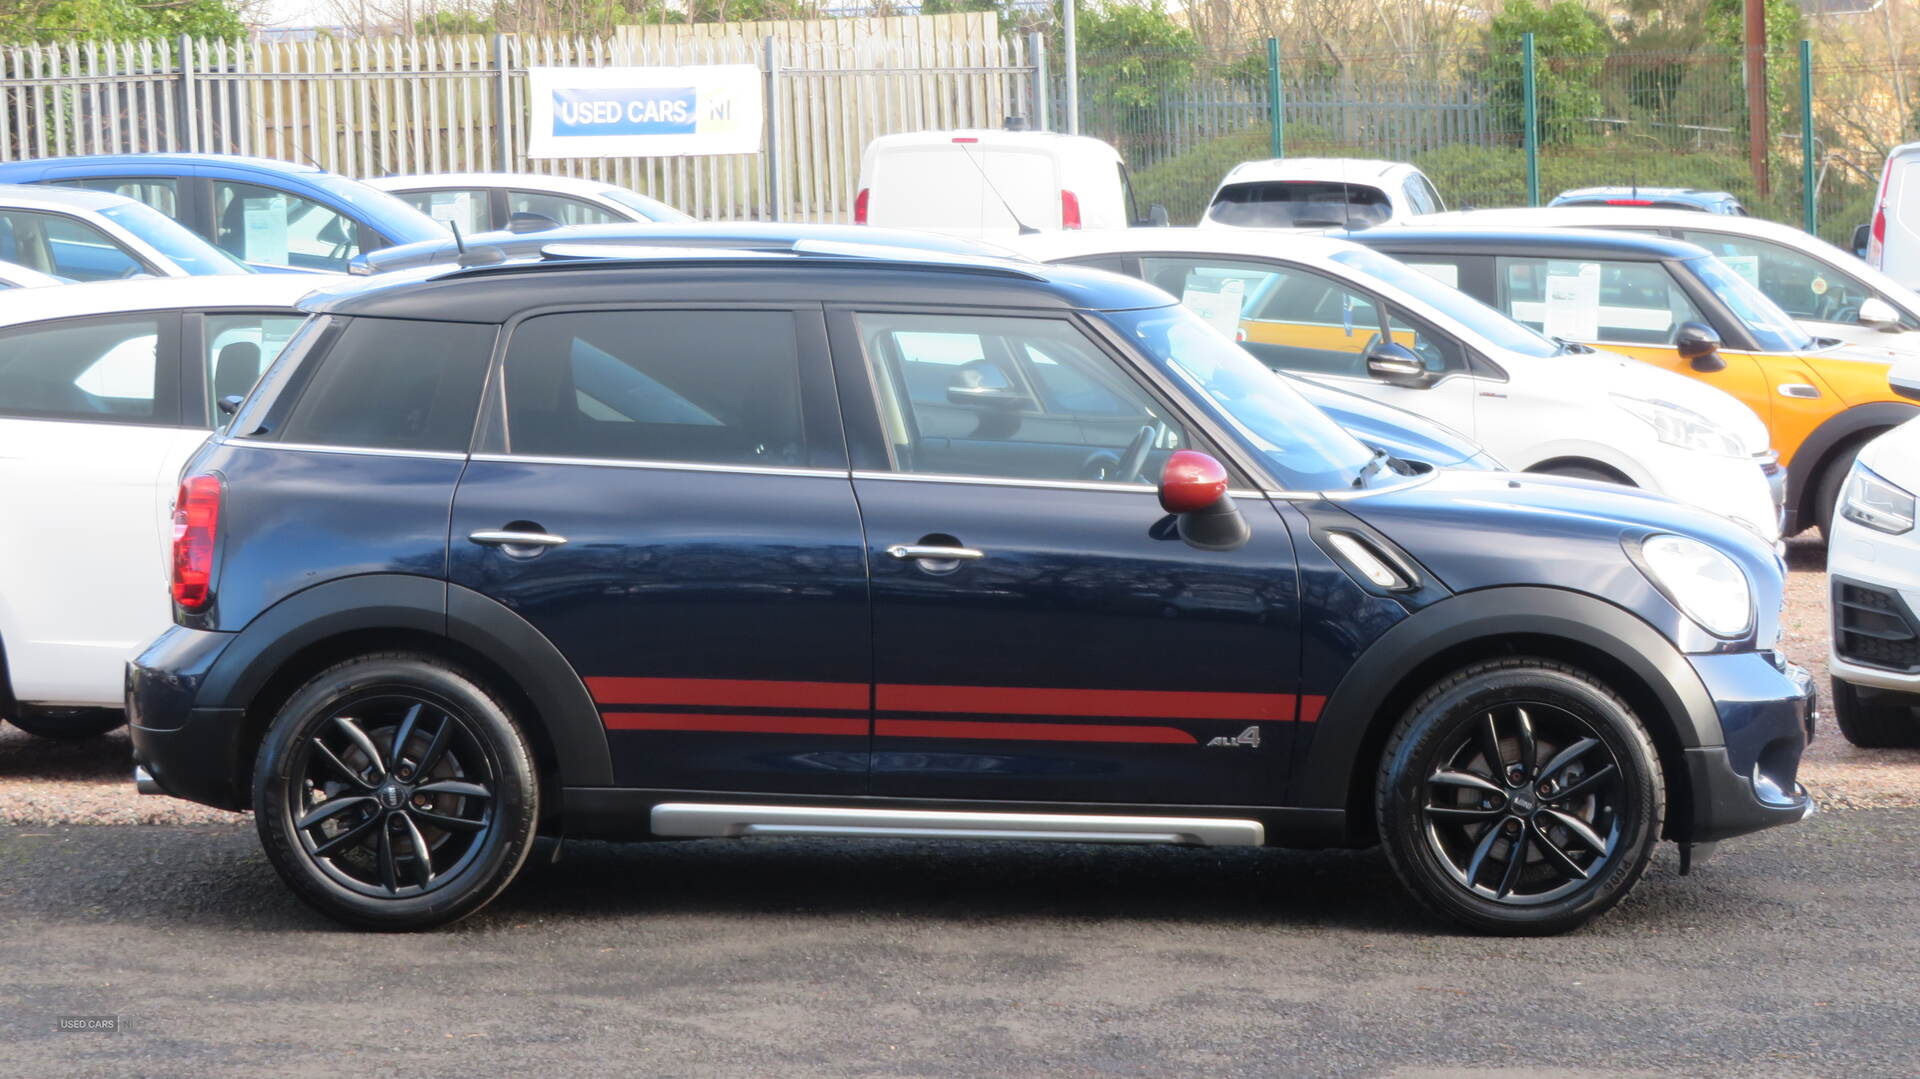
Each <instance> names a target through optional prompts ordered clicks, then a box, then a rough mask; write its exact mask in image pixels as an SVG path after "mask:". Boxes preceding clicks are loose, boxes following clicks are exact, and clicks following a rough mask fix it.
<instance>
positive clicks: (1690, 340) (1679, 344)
mask: <svg viewBox="0 0 1920 1079" xmlns="http://www.w3.org/2000/svg"><path fill="white" fill-rule="evenodd" d="M1673 349H1674V351H1675V352H1678V353H1679V354H1680V358H1681V359H1683V360H1685V361H1687V364H1688V366H1690V367H1692V368H1693V369H1694V370H1695V371H1698V372H1700V373H1701V374H1711V373H1713V372H1715V371H1724V370H1726V369H1727V361H1725V360H1723V359H1721V358H1720V335H1719V334H1717V333H1715V332H1714V330H1713V327H1712V326H1709V325H1707V324H1706V323H1704V322H1682V323H1681V324H1680V329H1679V330H1677V331H1675V333H1674V335H1673Z"/></svg>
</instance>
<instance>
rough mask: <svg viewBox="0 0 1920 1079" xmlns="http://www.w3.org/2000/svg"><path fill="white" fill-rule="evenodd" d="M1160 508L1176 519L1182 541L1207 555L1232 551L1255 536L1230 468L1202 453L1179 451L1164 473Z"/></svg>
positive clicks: (1162, 475) (1161, 478)
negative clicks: (1230, 481) (1231, 490)
mask: <svg viewBox="0 0 1920 1079" xmlns="http://www.w3.org/2000/svg"><path fill="white" fill-rule="evenodd" d="M1160 508H1161V509H1163V510H1166V511H1167V512H1168V513H1170V514H1172V515H1173V516H1174V520H1175V524H1176V527H1177V530H1178V532H1179V534H1180V538H1181V539H1182V540H1183V541H1185V542H1186V544H1187V545H1188V546H1190V547H1197V548H1199V549H1200V550H1203V551H1231V550H1235V549H1237V548H1239V547H1241V546H1242V545H1244V544H1245V543H1246V542H1247V538H1248V536H1250V535H1251V533H1250V532H1249V531H1248V529H1247V519H1246V518H1245V517H1242V516H1241V515H1240V507H1238V506H1236V505H1234V503H1233V496H1232V495H1229V494H1228V493H1227V467H1226V466H1225V465H1223V464H1221V463H1220V462H1219V461H1217V460H1215V459H1214V458H1213V457H1211V456H1209V455H1207V454H1204V453H1201V452H1200V451H1199V450H1175V451H1173V453H1172V454H1170V455H1169V456H1168V457H1167V463H1166V466H1165V467H1163V468H1162V469H1161V470H1160Z"/></svg>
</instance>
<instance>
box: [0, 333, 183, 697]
mask: <svg viewBox="0 0 1920 1079" xmlns="http://www.w3.org/2000/svg"><path fill="white" fill-rule="evenodd" d="M180 369H181V363H180V316H179V315H178V314H177V313H176V312H172V311H160V312H139V313H132V314H113V315H100V316H95V317H89V318H74V319H62V320H59V321H54V322H44V323H32V324H28V325H25V326H15V327H11V328H9V329H6V330H4V331H0V490H5V491H6V492H7V513H8V518H9V520H10V521H12V522H13V523H14V527H11V528H8V529H6V530H5V531H4V533H3V534H0V565H5V566H6V567H8V569H7V571H6V575H5V583H4V585H0V638H4V639H0V645H4V647H5V649H6V658H7V666H8V673H9V674H10V675H11V679H12V683H13V691H14V694H15V696H16V697H18V698H19V699H20V700H24V701H35V702H43V703H53V704H84V705H117V704H118V703H119V699H120V694H119V689H120V671H121V666H122V665H123V664H124V663H125V662H126V660H127V659H128V658H129V657H130V656H132V655H133V654H134V653H135V652H137V651H138V650H139V648H140V647H141V646H142V645H144V644H145V643H146V642H147V641H148V640H149V639H151V638H152V637H153V636H155V635H156V634H158V633H159V632H160V631H161V630H162V629H165V628H166V625H167V621H168V607H167V591H166V574H167V565H166V559H165V555H164V552H165V549H166V547H165V540H166V537H167V535H168V521H167V507H168V504H169V503H170V501H171V499H172V495H173V482H172V481H173V477H174V475H175V473H177V472H178V471H179V468H180V465H181V462H182V461H183V460H184V459H185V458H186V456H187V454H188V453H190V452H191V450H192V448H193V447H194V446H196V445H198V444H199V442H200V440H201V438H202V437H203V436H204V434H205V432H204V430H202V429H200V428H199V427H198V425H197V424H190V423H188V422H186V421H185V420H183V418H182V394H181V377H180V375H181V372H180Z"/></svg>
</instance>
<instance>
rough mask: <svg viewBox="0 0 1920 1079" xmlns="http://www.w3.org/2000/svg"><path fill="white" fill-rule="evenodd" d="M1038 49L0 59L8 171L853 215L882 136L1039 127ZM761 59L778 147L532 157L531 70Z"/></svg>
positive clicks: (147, 54) (897, 39)
mask: <svg viewBox="0 0 1920 1079" xmlns="http://www.w3.org/2000/svg"><path fill="white" fill-rule="evenodd" d="M1029 52H1030V44H1029V39H1028V38H1027V37H1025V36H1014V37H1003V36H1002V35H1001V34H1000V32H999V29H998V26H997V24H996V22H995V19H994V17H993V15H992V14H990V13H985V14H983V13H969V14H955V15H939V16H905V17H887V18H871V19H830V20H806V21H796V22H781V23H731V24H713V25H707V24H701V25H695V26H664V27H662V26H645V27H623V28H621V29H620V31H619V32H618V33H616V34H615V35H614V36H613V37H610V38H580V37H555V38H535V37H523V36H516V35H502V36H497V37H482V36H452V37H420V38H381V39H366V38H349V39H334V38H320V39H316V40H311V41H305V42H271V43H270V42H260V41H252V42H229V41H219V40H200V39H194V38H181V39H179V40H177V41H136V42H111V43H108V42H86V43H71V44H63V45H39V46H19V47H13V48H0V161H5V160H15V159H20V158H40V157H55V156H64V155H68V154H105V153H130V152H139V151H204V152H215V153H235V154H256V155H260V156H264V157H272V158H279V159H281V160H286V161H297V162H307V163H311V164H314V165H318V166H319V167H321V168H325V169H329V170H331V171H334V172H339V173H342V174H344V175H348V176H382V175H395V174H405V173H416V172H419V173H436V172H455V171H489V170H496V169H499V170H506V171H516V172H520V171H526V172H546V173H557V174H562V175H568V176H586V177H593V178H597V179H602V180H606V181H609V182H612V183H618V184H623V185H625V186H628V187H631V188H633V189H635V190H638V191H643V192H646V193H647V194H650V195H653V196H654V197H656V198H659V199H662V200H664V201H666V202H669V203H672V204H674V205H676V206H678V207H680V208H681V209H683V210H685V211H687V212H688V213H691V214H694V215H695V216H697V217H702V218H709V219H719V220H729V219H749V218H769V217H778V218H782V219H790V220H810V221H847V220H850V219H851V217H852V204H853V196H854V186H855V184H856V183H857V182H858V174H859V164H860V154H861V151H862V149H863V148H864V147H865V145H866V143H867V142H868V141H869V140H871V139H872V138H873V137H874V136H876V135H882V134H888V133H891V132H896V131H918V130H926V129H931V128H948V127H997V126H999V125H1000V124H1002V123H1003V122H1004V121H1005V119H1006V118H1007V117H1009V116H1031V115H1033V114H1034V113H1035V112H1036V111H1037V110H1036V107H1035V90H1036V81H1035V79H1034V68H1033V66H1032V65H1031V64H1030V63H1029V61H1028V55H1029ZM737 63H751V64H756V65H758V66H759V67H760V68H761V70H762V71H763V72H766V73H767V74H766V78H767V93H768V98H767V100H768V102H769V104H770V109H769V112H768V116H767V121H768V124H767V126H768V131H769V139H770V142H771V144H772V152H771V153H767V152H763V153H758V154H743V155H727V156H712V157H669V158H658V157H656V158H606V159H563V160H532V159H529V158H528V157H527V155H526V144H527V128H526V122H525V117H526V115H527V100H526V92H527V81H526V78H525V75H526V71H527V69H528V68H529V67H576V66H577V67H609V66H630V65H631V66H660V65H668V66H677V65H696V64H737Z"/></svg>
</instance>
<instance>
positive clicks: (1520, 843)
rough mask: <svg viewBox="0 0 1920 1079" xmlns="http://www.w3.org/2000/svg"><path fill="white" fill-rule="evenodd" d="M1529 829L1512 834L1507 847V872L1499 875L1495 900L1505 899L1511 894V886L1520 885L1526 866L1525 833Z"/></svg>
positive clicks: (1522, 829)
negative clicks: (1498, 885)
mask: <svg viewBox="0 0 1920 1079" xmlns="http://www.w3.org/2000/svg"><path fill="white" fill-rule="evenodd" d="M1529 831H1530V829H1527V828H1521V829H1519V830H1518V831H1516V832H1514V834H1513V842H1512V843H1511V844H1510V845H1508V847H1507V871H1506V872H1505V873H1502V874H1501V875H1500V890H1499V891H1497V892H1495V893H1494V895H1493V897H1494V898H1495V899H1505V898H1506V897H1508V896H1510V895H1512V894H1513V886H1514V885H1516V884H1518V883H1520V874H1521V872H1522V871H1523V870H1524V869H1525V868H1526V865H1527V833H1528V832H1529Z"/></svg>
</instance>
